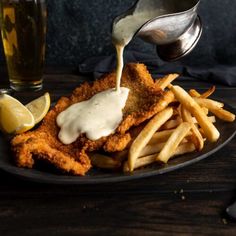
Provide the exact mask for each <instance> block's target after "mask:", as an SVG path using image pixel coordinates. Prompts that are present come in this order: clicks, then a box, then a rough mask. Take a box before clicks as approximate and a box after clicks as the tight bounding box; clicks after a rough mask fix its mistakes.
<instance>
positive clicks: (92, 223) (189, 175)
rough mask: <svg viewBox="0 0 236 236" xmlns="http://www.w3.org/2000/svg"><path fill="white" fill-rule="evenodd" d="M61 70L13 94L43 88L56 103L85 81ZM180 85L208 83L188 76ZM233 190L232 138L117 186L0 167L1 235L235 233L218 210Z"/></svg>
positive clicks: (220, 93)
mask: <svg viewBox="0 0 236 236" xmlns="http://www.w3.org/2000/svg"><path fill="white" fill-rule="evenodd" d="M62 72H64V71H60V73H56V72H54V73H53V70H52V71H50V72H49V73H48V74H47V75H46V76H45V81H44V89H43V91H39V92H31V93H19V92H18V93H14V96H16V97H17V98H19V99H20V100H21V101H22V102H24V103H27V102H28V101H30V100H31V99H32V98H35V97H38V96H39V95H41V94H43V92H44V91H49V92H50V93H51V94H52V101H56V99H58V98H59V97H60V96H62V95H68V94H69V93H70V92H71V91H72V90H73V89H74V88H75V87H76V86H78V85H79V84H80V83H81V81H82V80H83V79H84V78H82V77H78V76H76V75H73V74H62ZM87 80H89V79H87ZM178 83H179V84H180V85H182V86H184V87H185V88H191V87H196V88H198V89H199V90H200V91H202V90H204V89H206V88H208V87H210V84H207V83H205V82H199V81H196V80H192V79H190V80H189V81H188V80H187V81H186V80H181V81H179V82H178ZM0 86H1V87H4V86H7V81H6V80H2V81H1V82H0ZM235 94H236V88H229V87H224V86H222V85H219V86H218V90H217V92H216V94H215V97H218V98H220V99H222V100H224V101H225V102H227V103H229V104H230V105H232V106H233V107H236V97H235ZM0 157H1V156H0ZM235 190H236V139H233V141H232V142H231V143H230V144H228V145H227V146H226V147H225V148H224V149H222V150H221V151H219V152H217V153H216V154H214V155H213V156H211V157H209V158H208V159H206V160H203V161H201V162H199V163H197V164H194V165H192V166H189V167H186V168H184V169H181V170H177V171H174V172H171V173H168V174H165V175H162V176H156V177H151V178H146V179H142V180H137V181H130V182H124V183H117V184H104V185H91V186H57V185H46V184H36V183H30V182H25V181H22V180H19V179H17V178H15V177H12V176H11V175H9V174H7V173H4V172H3V171H0V235H17V236H18V235H236V224H235V223H234V222H233V221H231V220H230V219H228V218H227V217H226V215H225V213H224V212H225V208H226V207H227V206H228V204H230V203H232V202H233V201H234V199H235V200H236V191H235Z"/></svg>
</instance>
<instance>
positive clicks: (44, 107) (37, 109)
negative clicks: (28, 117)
mask: <svg viewBox="0 0 236 236" xmlns="http://www.w3.org/2000/svg"><path fill="white" fill-rule="evenodd" d="M50 105H51V101H50V95H49V93H45V94H44V95H43V96H41V97H39V98H37V99H35V100H33V101H32V102H30V103H28V104H27V105H26V108H27V109H28V110H29V111H30V112H31V113H32V115H33V117H34V120H35V124H38V123H39V122H40V121H41V120H42V119H43V118H44V116H45V115H46V114H47V112H48V110H49V108H50Z"/></svg>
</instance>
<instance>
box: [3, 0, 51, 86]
mask: <svg viewBox="0 0 236 236" xmlns="http://www.w3.org/2000/svg"><path fill="white" fill-rule="evenodd" d="M0 13H1V33H2V41H3V47H4V52H5V56H6V61H7V67H8V74H9V79H10V84H11V87H13V88H14V89H16V90H24V89H27V88H29V89H31V88H33V89H37V88H40V87H41V86H42V75H43V65H44V58H45V38H46V18H47V13H46V2H45V0H1V1H0Z"/></svg>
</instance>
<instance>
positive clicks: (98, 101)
mask: <svg viewBox="0 0 236 236" xmlns="http://www.w3.org/2000/svg"><path fill="white" fill-rule="evenodd" d="M128 95H129V89H127V88H121V89H120V91H116V90H115V89H109V90H106V91H103V92H101V93H98V94H96V95H94V96H93V97H92V98H91V99H89V100H87V101H83V102H80V103H76V104H74V105H72V106H70V107H69V108H68V109H66V110H65V111H63V112H62V113H60V114H59V115H58V117H57V125H58V126H59V127H60V128H61V130H60V132H59V135H58V138H59V139H60V141H61V142H62V143H64V144H71V143H73V142H75V141H76V139H77V138H78V137H79V135H80V134H83V133H85V134H86V136H87V138H88V139H90V140H98V139H100V138H101V137H105V136H108V135H110V134H111V133H113V132H114V131H115V130H116V128H117V127H118V126H119V124H120V122H121V121H122V118H123V113H122V110H123V108H124V107H125V104H126V101H127V98H128Z"/></svg>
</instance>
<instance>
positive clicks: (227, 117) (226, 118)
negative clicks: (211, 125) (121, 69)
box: [209, 107, 235, 122]
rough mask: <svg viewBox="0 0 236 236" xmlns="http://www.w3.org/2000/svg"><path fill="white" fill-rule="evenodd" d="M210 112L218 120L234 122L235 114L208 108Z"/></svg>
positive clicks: (220, 109)
mask: <svg viewBox="0 0 236 236" xmlns="http://www.w3.org/2000/svg"><path fill="white" fill-rule="evenodd" d="M209 110H210V112H212V113H213V114H214V115H215V116H217V117H218V118H219V119H221V120H224V121H227V122H234V121H235V114H233V113H231V112H229V111H226V110H224V109H223V108H217V107H211V108H209Z"/></svg>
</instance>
